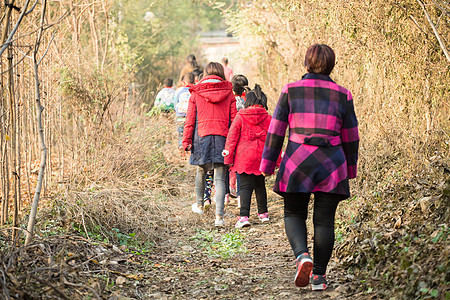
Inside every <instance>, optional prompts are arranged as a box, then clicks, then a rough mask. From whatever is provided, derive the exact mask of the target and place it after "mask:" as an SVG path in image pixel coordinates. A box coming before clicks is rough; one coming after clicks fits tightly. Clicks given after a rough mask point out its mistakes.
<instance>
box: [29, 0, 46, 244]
mask: <svg viewBox="0 0 450 300" xmlns="http://www.w3.org/2000/svg"><path fill="white" fill-rule="evenodd" d="M46 6H47V1H46V0H44V2H43V8H42V16H41V24H40V29H39V34H38V38H37V40H36V44H35V48H34V51H33V65H34V80H35V81H34V87H35V91H34V92H35V97H36V120H37V126H38V132H39V144H40V148H41V163H40V165H39V175H38V181H37V186H36V191H35V193H34V198H33V203H32V204H31V211H30V217H29V219H28V227H27V233H26V239H25V245H28V244H29V243H30V242H31V239H32V238H33V234H34V224H35V222H36V215H37V208H38V203H39V197H40V195H41V190H42V183H43V181H44V173H45V166H46V162H47V147H46V146H45V140H44V128H43V126H42V111H43V110H44V107H43V106H42V104H41V92H40V83H39V60H38V59H37V55H38V51H39V46H40V44H41V39H42V33H43V31H44V19H45V10H46Z"/></svg>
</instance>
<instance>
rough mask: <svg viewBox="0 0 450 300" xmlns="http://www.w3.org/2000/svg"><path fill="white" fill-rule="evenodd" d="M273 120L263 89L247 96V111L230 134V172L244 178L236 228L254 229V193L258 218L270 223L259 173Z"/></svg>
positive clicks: (227, 156)
mask: <svg viewBox="0 0 450 300" xmlns="http://www.w3.org/2000/svg"><path fill="white" fill-rule="evenodd" d="M270 120H271V116H270V115H269V114H268V113H267V97H266V95H265V94H264V93H263V92H262V91H261V87H260V86H259V85H255V88H254V89H253V90H251V91H250V92H248V93H247V98H246V101H245V104H244V108H243V109H241V110H239V112H238V113H237V115H236V118H235V119H234V121H233V123H232V124H231V128H230V131H229V132H228V136H227V141H226V144H225V149H224V151H223V153H222V155H223V156H224V157H225V159H224V163H225V164H227V165H229V166H230V171H232V172H236V173H238V174H239V176H240V196H241V208H240V217H239V219H238V221H237V223H236V225H235V227H236V228H241V227H246V226H250V222H249V221H248V217H249V216H250V202H251V198H252V193H253V190H254V191H255V194H256V202H257V204H258V217H259V219H260V220H261V221H262V222H267V221H269V213H268V211H267V192H266V185H265V178H264V175H262V173H261V172H260V171H259V165H260V163H261V156H262V152H263V149H264V143H265V141H266V135H267V130H268V128H269V124H270Z"/></svg>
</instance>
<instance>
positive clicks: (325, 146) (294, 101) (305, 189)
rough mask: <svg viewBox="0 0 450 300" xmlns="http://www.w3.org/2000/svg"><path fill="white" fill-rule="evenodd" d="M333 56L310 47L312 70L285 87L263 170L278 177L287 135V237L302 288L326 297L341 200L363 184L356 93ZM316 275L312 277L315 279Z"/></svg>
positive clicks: (281, 182) (283, 172) (280, 180)
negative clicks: (353, 182) (340, 76)
mask: <svg viewBox="0 0 450 300" xmlns="http://www.w3.org/2000/svg"><path fill="white" fill-rule="evenodd" d="M334 64H335V54H334V52H333V50H332V49H331V48H330V47H328V46H326V45H323V44H315V45H313V46H311V47H309V48H308V50H307V52H306V57H305V66H306V69H307V71H308V73H307V74H306V75H304V76H303V78H302V79H301V80H299V81H296V82H293V83H288V84H287V85H285V86H284V88H283V90H282V92H281V95H280V98H279V101H278V104H277V106H276V108H275V112H274V114H273V117H272V121H271V123H270V127H269V131H268V135H267V139H266V143H265V146H264V151H263V155H262V161H261V165H260V170H261V172H263V173H264V174H267V175H270V174H273V173H274V170H275V166H276V161H277V158H278V155H279V153H280V151H281V150H282V146H283V141H284V137H285V134H286V129H287V127H288V126H289V141H288V144H287V147H286V150H285V154H284V156H283V159H282V161H281V165H280V169H279V171H278V175H277V178H276V182H275V186H274V191H275V192H276V193H278V194H280V195H281V196H283V198H284V204H285V206H284V207H285V208H284V219H285V229H286V235H287V237H288V240H289V243H290V245H291V247H292V250H293V252H294V255H295V257H296V258H297V259H296V264H297V271H296V273H295V279H294V281H295V285H296V286H299V287H302V286H307V285H308V283H311V288H312V289H313V290H324V289H325V288H326V285H327V282H326V279H325V272H326V268H327V265H328V262H329V260H330V257H331V253H332V251H333V246H334V217H335V212H336V208H337V206H338V203H339V201H341V200H343V199H346V198H348V197H349V196H350V190H349V183H348V181H349V178H355V177H356V163H357V159H358V145H359V135H358V122H357V119H356V115H355V111H354V107H353V99H352V95H351V93H350V91H348V90H347V89H345V88H343V87H341V86H339V85H337V84H336V83H334V82H333V80H331V78H330V77H329V75H330V73H331V71H332V70H333V68H334ZM311 193H313V194H314V215H313V223H314V264H313V261H312V259H311V257H310V255H309V252H308V246H307V230H306V219H307V216H308V202H309V199H310V195H311ZM311 271H312V273H311Z"/></svg>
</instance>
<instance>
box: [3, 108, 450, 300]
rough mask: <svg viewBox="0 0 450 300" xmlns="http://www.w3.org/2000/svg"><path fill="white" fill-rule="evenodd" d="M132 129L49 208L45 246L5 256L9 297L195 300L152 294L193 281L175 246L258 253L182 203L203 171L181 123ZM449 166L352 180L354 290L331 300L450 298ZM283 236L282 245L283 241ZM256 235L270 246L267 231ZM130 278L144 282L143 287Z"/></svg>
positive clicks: (347, 248) (441, 161) (341, 236)
mask: <svg viewBox="0 0 450 300" xmlns="http://www.w3.org/2000/svg"><path fill="white" fill-rule="evenodd" d="M123 124H125V126H123V127H122V128H121V129H120V130H118V131H116V133H115V135H114V138H113V139H111V140H110V141H109V142H107V143H106V142H105V143H104V144H103V147H102V148H98V149H96V150H94V151H93V153H92V155H91V157H92V159H93V160H92V161H91V162H90V163H88V164H87V165H86V166H84V167H83V169H84V170H85V172H83V173H82V174H75V175H76V176H72V178H71V180H70V183H68V184H66V185H65V186H64V187H62V186H60V187H59V189H56V188H55V189H54V191H58V192H57V193H54V194H53V195H52V196H51V197H50V198H49V199H51V200H49V203H47V205H45V207H46V208H45V209H42V210H41V211H40V216H39V218H38V223H37V231H36V235H37V237H36V239H35V241H34V242H33V243H32V244H30V245H28V246H26V247H19V248H17V247H13V246H12V245H4V247H2V248H3V251H2V254H1V255H2V261H3V265H2V271H3V274H4V275H5V276H4V277H2V280H1V281H2V284H3V292H4V294H5V291H8V293H9V295H10V296H11V298H15V297H16V298H21V297H31V298H36V297H44V298H65V297H75V298H77V297H78V298H80V299H85V297H88V295H90V296H89V297H94V298H95V297H97V298H98V299H128V298H120V297H125V295H127V297H131V299H133V298H135V299H138V298H143V299H144V298H152V297H153V298H161V297H169V298H186V297H187V298H189V297H188V296H187V295H184V294H179V291H178V292H174V291H172V292H171V293H172V294H171V293H169V292H167V290H166V293H167V294H165V295H166V296H164V294H160V293H159V292H157V293H149V292H147V293H146V292H144V291H143V290H142V289H143V286H147V287H148V286H150V287H151V286H156V285H157V286H158V287H160V283H155V281H154V280H152V279H151V278H150V279H148V276H149V275H150V274H153V272H155V271H152V270H158V271H159V272H164V270H166V273H164V274H166V275H165V276H163V277H162V279H160V281H159V282H163V283H165V284H167V285H168V286H169V287H170V286H172V287H175V286H177V284H179V283H178V282H180V283H182V282H183V281H185V280H190V279H189V276H187V275H185V274H184V273H183V272H181V271H178V272H179V273H176V274H175V275H173V274H172V275H171V272H173V270H172V269H170V270H171V271H169V269H164V261H165V260H167V255H168V254H167V253H169V255H170V253H172V252H173V251H175V250H174V249H173V247H181V248H182V249H184V250H186V249H187V250H189V249H190V248H192V246H191V245H190V244H189V245H186V244H183V243H184V242H185V241H186V239H188V237H189V236H190V237H193V239H194V240H195V241H199V242H201V243H200V244H197V246H199V247H206V245H209V248H208V249H209V250H208V251H209V252H207V253H210V254H209V255H213V256H214V257H216V258H214V259H213V260H211V259H210V260H209V261H208V262H207V263H206V266H204V267H205V268H207V269H208V268H212V266H214V264H216V265H217V264H219V265H220V264H221V263H223V264H227V261H229V259H230V258H232V257H234V258H235V259H232V261H236V263H239V258H240V257H241V256H239V255H238V254H237V253H235V250H238V249H242V250H243V251H244V252H246V250H245V249H246V247H252V246H251V242H250V241H251V239H250V236H249V235H251V234H249V233H244V235H240V234H239V233H236V232H234V231H233V230H231V225H229V226H230V228H229V229H227V230H226V232H223V233H221V234H220V233H219V235H217V234H218V233H217V232H215V231H212V230H211V229H210V227H208V225H207V224H206V225H205V222H204V221H202V220H201V219H199V218H197V217H195V216H192V215H191V214H190V212H189V207H188V206H186V205H182V203H185V204H186V203H187V204H190V202H191V201H193V196H192V190H193V177H194V176H193V170H194V169H193V168H192V167H191V166H189V165H188V164H187V161H186V159H185V158H183V156H182V155H180V153H179V151H178V149H176V147H175V145H176V137H175V131H174V126H173V120H172V118H170V117H168V116H166V115H159V116H154V117H152V118H149V117H140V118H139V117H138V116H134V117H133V118H129V119H128V120H126V121H124V123H123ZM94 158H95V159H94ZM88 161H89V160H88ZM448 163H449V162H448V161H446V160H445V158H443V157H433V158H432V159H430V161H429V163H428V164H427V165H425V167H424V168H423V169H422V170H421V171H419V172H417V173H416V174H412V173H408V172H406V170H404V169H402V163H401V161H398V162H396V163H393V164H391V165H390V167H389V169H388V171H386V172H385V174H384V175H383V176H382V177H380V178H378V179H377V184H376V185H374V186H371V187H369V186H366V185H361V184H357V183H353V185H352V191H353V195H354V196H353V197H352V198H350V199H349V200H346V201H344V202H342V203H341V205H340V208H339V210H338V215H337V219H336V223H337V224H336V247H335V248H336V252H335V254H334V258H333V260H334V261H335V262H336V265H335V266H333V270H334V271H333V272H337V273H342V274H345V276H347V277H348V278H350V279H349V280H350V281H351V283H352V284H348V283H347V284H346V285H345V284H343V285H342V287H341V288H332V289H331V290H332V291H334V292H335V293H337V294H333V295H334V296H332V297H333V298H334V297H336V298H341V299H346V298H349V297H353V296H355V295H359V296H360V297H362V298H367V299H379V298H384V299H412V298H414V299H448V298H449V297H450V291H449V286H448V282H449V281H450V280H449V279H450V278H448V276H449V273H450V270H449V260H448V256H449V251H450V249H449V245H448V244H449V243H448V239H449V237H448V235H449V229H448V224H449V216H450V213H449V211H448V210H449V207H450V205H449V192H450V191H449V189H450V187H449V183H450V181H449V177H450V172H449V165H448ZM367 180H369V178H368V179H367ZM364 181H365V180H360V181H358V182H359V183H361V182H362V183H363V182H364ZM270 183H273V178H271V179H269V180H268V189H270ZM270 198H271V202H270V203H274V204H273V205H274V206H275V205H278V204H275V203H278V202H273V201H276V198H278V197H277V196H275V194H273V193H271V194H270ZM279 224H280V226H281V225H282V218H281V216H280V218H279ZM205 226H206V227H205ZM280 230H281V231H280V232H278V234H277V236H283V231H282V227H280ZM236 234H237V235H236ZM225 235H226V236H227V239H228V240H226V241H228V242H226V243H225V244H223V243H224V242H223V240H220V239H221V238H223V237H224V236H225ZM254 235H256V236H258V237H257V238H262V237H263V236H264V233H263V232H259V231H257V232H256V233H254ZM246 236H247V237H246ZM218 237H220V238H219V242H217V238H218ZM4 238H5V237H4ZM183 239H184V242H182V241H183ZM188 240H189V239H188ZM4 241H5V239H4ZM168 241H171V242H168ZM191 241H192V239H191ZM214 241H216V242H214ZM280 241H281V243H282V245H283V244H284V245H283V247H287V241H286V240H285V239H284V238H282V237H280V238H279V240H278V238H277V239H274V240H273V241H272V242H274V243H280ZM180 243H181V244H180ZM214 243H216V244H214ZM221 243H222V244H221ZM249 243H250V244H249ZM180 245H184V246H180ZM201 245H203V246H201ZM211 245H212V246H211ZM224 245H225V246H224ZM230 245H231V246H230ZM236 245H238V246H236ZM167 247H168V248H169V250H168V248H167ZM183 247H184V248H183ZM186 247H187V248H186ZM283 247H281V249H284V248H283ZM277 248H278V251H277V250H276V249H277ZM218 249H222V250H220V251H222V252H217V251H219V250H218ZM281 249H280V245H279V244H276V245H275V248H274V250H273V251H274V252H273V253H277V252H279V253H281V254H282V255H283V257H284V256H285V255H286V254H285V253H284V252H286V251H285V250H281ZM171 251H172V252H171ZM205 251H206V250H205ZM211 251H213V252H211ZM211 253H215V254H211ZM217 253H221V254H219V255H218V254H217ZM274 255H275V254H274ZM177 257H178V256H177ZM177 259H178V260H180V259H181V261H182V263H183V262H184V260H186V258H185V259H184V260H183V258H177ZM260 259H262V261H263V262H264V260H267V259H270V258H268V257H260ZM178 263H180V262H178ZM184 263H186V262H184ZM186 264H187V263H186ZM277 266H278V267H279V268H282V267H286V266H287V264H286V263H284V265H283V264H282V265H275V267H277ZM212 271H214V270H212ZM180 272H181V273H180ZM177 274H178V275H177ZM151 276H153V275H151ZM151 276H150V277H151ZM155 276H156V275H155ZM174 276H175V277H174ZM177 276H178V277H177ZM289 277H290V276H289ZM174 278H177V279H174ZM280 278H281V277H280ZM173 280H176V282H174V281H173ZM122 281H123V282H129V283H130V282H131V283H133V282H134V286H133V284H131V283H130V284H128V285H124V284H123V283H121V282H122ZM355 281H356V282H357V284H354V282H355ZM142 282H147V285H145V284H144V285H143V283H142ZM156 282H158V281H156ZM155 284H156V285H155ZM278 284H279V283H278ZM139 287H140V288H139ZM133 289H134V291H133ZM154 289H156V288H155V287H154ZM149 290H152V289H151V288H149ZM169 290H170V288H169ZM138 291H139V292H138ZM336 291H337V292H336ZM191 292H192V291H191ZM259 292H260V293H262V294H259V296H258V294H254V295H253V296H251V297H250V298H261V297H262V298H264V292H263V291H259ZM177 293H178V294H177ZM198 293H200V294H198V295H197V296H198V297H197V298H202V297H203V296H205V295H203V293H205V291H203V290H201V291H198ZM215 293H216V294H214V295H216V296H214V297H217V298H222V297H223V298H233V296H232V295H233V294H231V295H230V294H227V289H224V290H223V291H220V290H219V291H215ZM237 293H239V290H237ZM285 293H286V292H285ZM139 295H140V296H139ZM183 295H184V296H183ZM202 295H203V296H202ZM279 295H280V294H279ZM289 295H290V294H289V293H288V294H286V295H285V296H286V297H287V298H289V297H290V296H289ZM119 296H120V297H119ZM111 297H112V298H111ZM114 297H116V298H114ZM117 297H118V298H117ZM305 297H306V296H305ZM314 297H317V294H316V295H315V296H314ZM281 298H283V297H281ZM319 298H320V297H319ZM268 299H269V298H268ZM306 299H316V298H306Z"/></svg>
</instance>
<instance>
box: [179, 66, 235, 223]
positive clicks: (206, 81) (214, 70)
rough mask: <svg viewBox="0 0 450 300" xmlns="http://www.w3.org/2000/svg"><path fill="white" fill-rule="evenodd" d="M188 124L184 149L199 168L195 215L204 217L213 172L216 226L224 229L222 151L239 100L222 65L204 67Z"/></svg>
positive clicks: (191, 106) (192, 102) (196, 87)
mask: <svg viewBox="0 0 450 300" xmlns="http://www.w3.org/2000/svg"><path fill="white" fill-rule="evenodd" d="M190 92H191V97H190V98H189V104H188V110H187V114H186V123H185V125H184V131H183V148H184V150H185V151H191V156H190V161H189V162H190V164H191V165H197V175H196V177H195V191H196V196H197V202H196V203H193V204H192V211H193V212H194V213H198V214H203V211H204V199H203V194H204V191H205V177H206V173H207V171H208V170H211V169H214V182H215V185H216V220H215V225H216V226H223V225H224V219H223V214H224V200H225V175H226V172H227V167H226V166H225V164H224V158H223V156H222V150H223V149H224V147H225V141H226V137H227V135H228V129H229V127H230V124H231V123H232V121H233V119H234V117H235V116H236V99H235V98H234V95H233V90H232V84H231V82H229V81H226V80H225V74H224V71H223V67H222V65H221V64H220V63H217V62H210V63H209V64H208V65H207V66H206V67H205V77H204V78H203V79H202V80H200V82H199V83H198V84H197V85H194V86H193V87H191V89H190Z"/></svg>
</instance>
